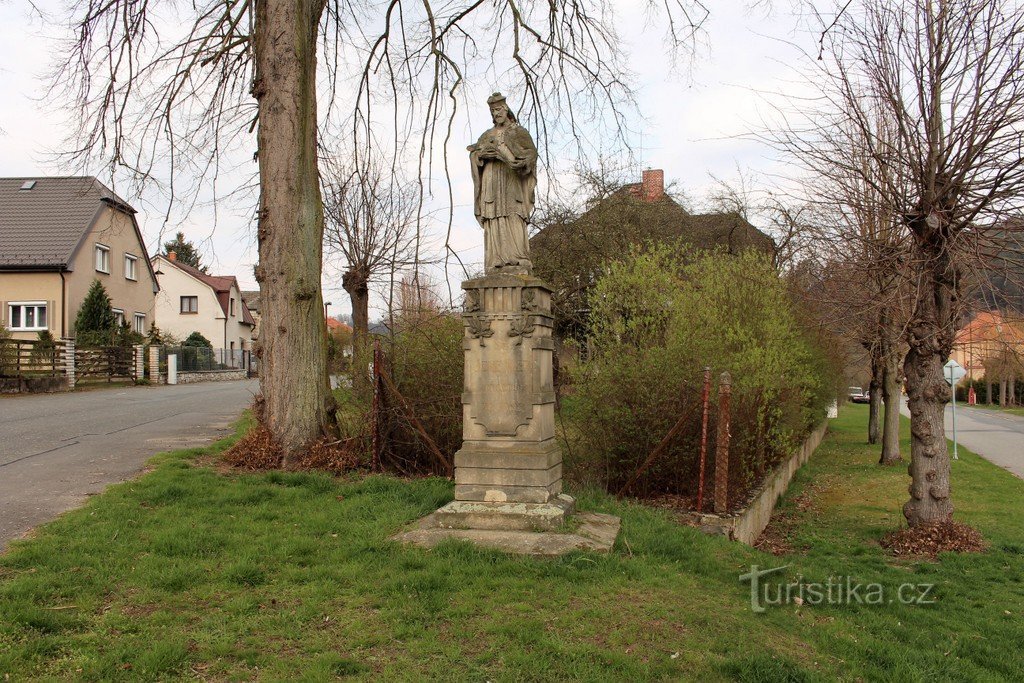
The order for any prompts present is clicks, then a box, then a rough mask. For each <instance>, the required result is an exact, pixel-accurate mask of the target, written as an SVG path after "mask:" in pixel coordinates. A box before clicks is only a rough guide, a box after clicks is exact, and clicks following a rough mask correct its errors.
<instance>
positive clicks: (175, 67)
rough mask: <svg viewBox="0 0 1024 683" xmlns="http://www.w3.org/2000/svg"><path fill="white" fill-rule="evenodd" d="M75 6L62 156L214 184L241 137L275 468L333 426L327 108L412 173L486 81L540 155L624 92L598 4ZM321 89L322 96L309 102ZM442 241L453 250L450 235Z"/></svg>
mask: <svg viewBox="0 0 1024 683" xmlns="http://www.w3.org/2000/svg"><path fill="white" fill-rule="evenodd" d="M649 4H650V5H651V6H652V7H653V6H662V5H661V4H660V3H655V2H650V3H649ZM662 7H664V8H667V11H668V13H669V16H667V17H666V21H665V25H666V26H667V27H668V32H669V38H670V40H671V41H672V43H673V45H674V46H678V45H680V44H681V43H682V42H684V41H686V40H688V39H689V38H690V37H691V36H692V33H693V31H695V30H697V28H698V26H699V24H700V22H701V21H703V18H704V17H705V16H706V14H707V12H706V10H704V8H703V5H701V3H699V2H697V1H696V0H693V1H692V2H691V1H690V0H674V1H673V2H669V3H665V5H663V6H662ZM73 8H74V9H73V17H72V25H73V26H74V27H75V31H76V36H75V40H74V41H72V45H71V48H70V51H69V53H68V54H67V59H66V60H64V63H63V66H62V67H61V68H59V69H58V73H57V75H56V80H55V83H56V84H57V85H58V87H63V88H64V89H65V93H66V94H67V96H68V98H69V99H70V100H71V101H72V104H73V105H74V106H75V108H76V109H77V110H78V111H79V116H78V117H77V119H78V120H79V121H80V122H81V127H80V130H79V131H78V136H77V144H75V145H73V150H74V152H73V156H74V157H75V158H77V159H78V160H84V161H89V160H93V159H100V160H102V161H104V162H106V163H108V164H109V165H110V166H112V167H114V168H119V169H123V170H127V171H128V172H130V173H131V174H133V175H134V176H135V177H137V178H150V177H154V176H159V175H161V174H164V173H168V172H170V173H171V174H172V176H173V175H174V174H180V173H189V174H193V175H201V176H206V177H208V178H209V177H216V175H217V173H218V171H219V169H220V168H221V161H222V158H223V155H224V154H225V153H226V151H227V150H229V149H231V148H233V147H234V148H237V147H238V146H243V147H246V146H248V147H249V148H250V149H251V144H252V138H251V135H250V133H251V132H252V131H253V130H255V137H256V140H255V142H256V145H255V146H256V158H257V160H258V162H259V178H260V194H259V210H258V214H257V215H258V219H257V223H258V224H257V241H258V245H259V264H258V266H257V267H256V279H257V281H258V282H259V283H260V304H261V311H260V314H261V321H262V324H261V326H260V339H259V346H258V348H257V354H258V355H260V357H261V360H262V362H261V367H260V387H261V390H262V392H263V398H264V404H265V410H264V411H263V415H264V426H265V427H266V428H267V429H268V430H269V431H270V433H271V434H272V435H273V437H274V438H275V439H276V441H277V442H278V445H280V446H281V447H282V449H283V450H284V464H285V465H286V466H287V465H288V464H289V463H290V462H292V460H293V458H294V456H295V455H297V454H298V453H299V452H300V451H302V450H303V449H304V447H305V446H307V445H308V444H310V443H311V442H312V441H314V440H316V439H317V438H319V437H321V436H322V435H324V434H325V433H326V434H333V433H335V432H336V427H335V422H334V418H333V398H332V395H331V392H330V388H329V384H328V377H327V357H326V349H325V345H324V338H325V333H326V332H325V324H324V316H323V301H322V297H321V293H320V283H321V274H322V273H321V270H322V258H321V250H322V246H323V233H324V213H323V202H322V198H321V191H320V187H321V185H320V178H319V168H318V154H317V152H318V136H319V132H320V131H319V129H320V127H321V125H322V124H324V123H325V121H326V120H327V119H328V113H329V112H335V113H339V114H343V115H344V118H345V122H346V125H347V126H349V128H350V130H352V131H353V136H354V137H355V138H356V143H357V144H356V146H357V147H359V148H360V152H362V154H361V155H357V158H373V156H374V152H376V151H378V150H377V147H378V145H377V139H376V138H375V137H374V135H375V132H376V131H377V129H378V128H379V125H378V124H379V123H381V122H384V123H386V124H387V125H389V126H391V125H393V126H394V129H393V131H392V132H393V140H392V142H393V144H392V145H391V147H390V149H391V150H392V152H395V151H396V150H398V149H399V148H401V147H402V145H403V144H404V143H405V142H406V141H407V140H410V139H411V145H410V146H411V147H413V148H415V149H416V151H417V158H418V159H419V160H420V164H421V166H420V171H421V177H422V176H423V175H429V164H430V163H431V162H430V160H431V159H432V158H433V154H434V152H435V144H434V143H435V142H437V143H438V144H440V143H441V141H442V140H447V137H448V136H449V135H450V133H451V126H452V122H453V121H454V117H455V115H456V106H457V105H458V103H459V102H460V100H462V99H464V98H462V95H463V93H464V91H465V89H466V87H467V85H470V84H476V83H481V84H482V83H486V89H484V88H481V90H483V91H485V92H490V90H491V89H492V87H493V86H494V85H495V84H497V83H499V82H500V84H501V85H505V86H506V89H507V90H510V91H514V92H517V93H522V95H521V97H520V105H521V108H522V110H524V111H520V112H518V113H519V114H521V116H520V118H521V119H522V120H524V121H527V122H528V123H527V125H528V127H530V128H531V130H533V131H536V133H537V135H538V138H539V140H540V141H541V146H542V147H544V140H546V139H547V137H548V130H549V127H548V121H547V120H546V118H544V117H541V116H540V112H541V111H542V110H543V112H544V113H545V115H546V117H550V119H551V121H550V124H551V126H552V127H553V128H562V129H563V130H567V131H568V133H569V135H570V136H572V137H575V138H576V139H577V140H579V139H581V138H582V137H584V135H583V134H582V131H580V130H579V128H578V122H579V121H584V120H585V121H588V122H595V121H604V122H605V123H609V124H611V125H612V126H613V127H614V128H615V129H616V130H618V131H619V132H621V131H622V127H621V126H622V123H623V120H622V105H623V104H626V103H628V102H629V101H631V99H632V92H631V90H630V88H629V85H628V79H627V78H625V77H624V75H625V69H624V68H623V64H622V60H621V54H620V50H619V46H618V41H617V37H616V34H615V32H614V29H613V19H614V17H613V15H612V10H611V8H610V7H609V6H607V5H605V4H603V3H589V2H584V0H561V1H559V2H550V3H523V2H520V1H519V0H499V1H498V2H487V3H485V2H479V1H478V0H458V1H456V2H451V3H443V4H440V3H436V2H434V1H433V0H418V1H416V2H414V1H413V0H381V1H379V2H371V3H370V4H369V6H366V5H364V4H362V3H356V2H354V1H352V0H256V1H255V2H254V1H253V0H196V2H193V3H185V4H181V3H170V2H163V3H161V2H158V1H156V0H153V1H151V2H138V1H136V0H108V1H106V2H95V1H89V2H82V3H76V4H75V5H74V6H73ZM179 27H181V28H180V29H179ZM161 33H162V34H163V35H161ZM321 50H322V53H323V54H324V56H325V57H326V58H325V59H324V60H323V65H322V73H318V60H317V56H318V51H321ZM323 75H326V76H328V77H329V78H328V80H327V82H326V83H325V82H322V81H320V80H319V79H318V76H323ZM353 84H354V87H350V86H352V85H353ZM318 85H320V86H322V87H320V88H319V92H321V93H325V94H327V95H329V97H330V100H329V101H327V102H326V103H325V104H326V106H324V107H322V108H319V107H318V104H319V103H318V98H317V94H318ZM339 86H340V87H339ZM249 95H251V96H252V97H253V98H255V100H256V103H255V107H253V106H252V103H251V102H250V100H249V99H248V97H249ZM321 115H322V116H321ZM424 165H426V166H427V168H424ZM172 187H177V186H174V185H173V184H172ZM446 248H447V253H449V254H451V255H455V256H456V257H457V255H456V252H455V250H454V249H453V248H452V247H451V246H449V245H448V244H447V240H446Z"/></svg>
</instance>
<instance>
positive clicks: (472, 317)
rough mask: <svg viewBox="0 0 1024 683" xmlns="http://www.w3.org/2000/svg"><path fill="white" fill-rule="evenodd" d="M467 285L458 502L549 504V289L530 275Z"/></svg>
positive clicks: (557, 469) (558, 477) (556, 467)
mask: <svg viewBox="0 0 1024 683" xmlns="http://www.w3.org/2000/svg"><path fill="white" fill-rule="evenodd" d="M462 288H463V289H464V290H465V292H466V310H465V313H464V314H463V320H464V322H465V330H466V335H465V338H464V339H463V342H462V347H463V349H464V351H465V368H466V369H465V380H464V388H463V394H462V439H463V440H462V448H461V449H460V450H459V452H458V453H456V454H455V500H456V501H474V502H492V503H505V502H509V503H547V502H549V501H551V500H552V499H554V498H555V497H557V496H558V494H560V493H561V492H562V454H561V451H560V450H559V448H558V444H557V443H556V442H555V390H554V382H553V377H552V360H553V353H554V348H555V346H554V341H553V340H552V338H551V324H552V317H551V290H550V289H548V287H547V285H545V284H544V283H543V282H542V281H541V280H539V279H538V278H535V277H531V276H528V275H489V276H487V277H482V278H479V279H476V280H469V281H467V282H464V283H462Z"/></svg>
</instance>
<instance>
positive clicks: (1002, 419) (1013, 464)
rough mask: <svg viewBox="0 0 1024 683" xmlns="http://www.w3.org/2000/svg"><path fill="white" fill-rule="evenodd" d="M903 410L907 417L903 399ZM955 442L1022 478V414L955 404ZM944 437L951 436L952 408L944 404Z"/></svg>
mask: <svg viewBox="0 0 1024 683" xmlns="http://www.w3.org/2000/svg"><path fill="white" fill-rule="evenodd" d="M902 412H903V414H904V415H907V416H908V417H909V416H910V412H909V411H908V410H907V404H906V402H905V401H904V403H903V409H902ZM956 436H957V443H959V444H960V445H961V446H966V447H967V448H969V449H971V450H972V451H974V452H975V453H977V454H978V455H980V456H982V457H983V458H985V459H986V460H988V461H990V462H993V463H995V464H996V465H999V466H1000V467H1002V468H1003V469H1006V470H1008V471H1010V472H1012V473H1014V474H1015V475H1017V476H1018V477H1020V478H1021V479H1024V417H1021V416H1019V415H1012V414H1010V413H1004V412H1002V411H1000V410H989V409H986V408H971V407H968V406H965V405H963V404H962V403H958V404H957V405H956ZM946 438H949V439H952V438H953V407H952V405H947V406H946Z"/></svg>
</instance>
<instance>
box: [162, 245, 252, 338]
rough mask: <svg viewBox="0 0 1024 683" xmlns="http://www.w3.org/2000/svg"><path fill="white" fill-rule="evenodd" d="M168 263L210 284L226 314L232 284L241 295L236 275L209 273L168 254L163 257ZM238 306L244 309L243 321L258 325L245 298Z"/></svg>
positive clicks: (247, 323)
mask: <svg viewBox="0 0 1024 683" xmlns="http://www.w3.org/2000/svg"><path fill="white" fill-rule="evenodd" d="M162 258H164V259H165V260H166V261H167V262H168V263H171V264H173V265H174V266H175V267H176V268H180V269H181V270H183V271H185V272H186V273H188V274H189V275H191V276H192V277H194V278H195V279H197V280H199V281H200V282H202V283H204V284H206V285H209V287H210V289H212V290H213V291H214V293H215V294H216V295H217V301H218V302H219V303H220V307H221V310H222V311H224V315H225V316H226V315H228V299H230V298H231V286H232V285H234V287H235V289H236V290H237V291H238V292H239V297H241V292H242V290H241V288H240V287H239V286H238V280H236V279H235V276H234V275H208V274H207V273H204V272H203V271H201V270H199V269H198V268H193V267H192V266H189V265H186V264H184V263H182V262H181V261H172V260H171V259H169V258H167V257H166V256H164V257H162ZM237 303H238V307H239V308H240V309H242V322H243V323H245V324H246V325H252V326H253V327H255V326H256V321H255V320H254V319H253V317H252V315H251V314H250V313H249V307H248V306H246V305H245V303H244V300H243V301H239V302H237Z"/></svg>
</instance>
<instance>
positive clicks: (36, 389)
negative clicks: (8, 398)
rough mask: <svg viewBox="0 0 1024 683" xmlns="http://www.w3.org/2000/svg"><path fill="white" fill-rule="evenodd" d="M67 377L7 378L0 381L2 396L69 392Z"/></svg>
mask: <svg viewBox="0 0 1024 683" xmlns="http://www.w3.org/2000/svg"><path fill="white" fill-rule="evenodd" d="M69 389H70V387H69V386H68V378H67V377H62V376H59V377H22V378H20V379H19V378H17V377H5V378H3V379H0V394H21V393H24V394H43V393H46V394H48V393H53V392H55V391H68V390H69Z"/></svg>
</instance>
